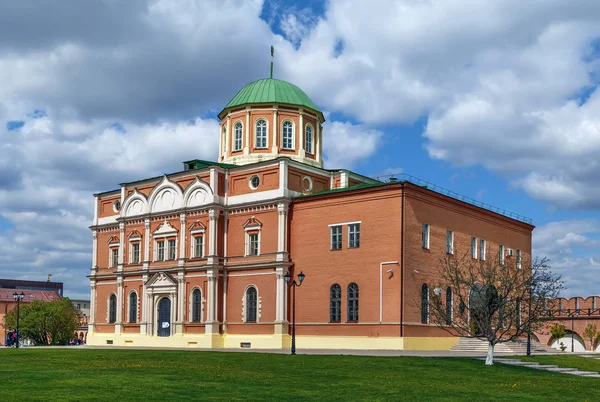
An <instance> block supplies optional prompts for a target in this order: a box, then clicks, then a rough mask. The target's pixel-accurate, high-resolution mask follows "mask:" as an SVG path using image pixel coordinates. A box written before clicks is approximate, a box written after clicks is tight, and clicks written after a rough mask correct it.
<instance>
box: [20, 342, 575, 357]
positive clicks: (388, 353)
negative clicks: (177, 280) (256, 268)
mask: <svg viewBox="0 0 600 402" xmlns="http://www.w3.org/2000/svg"><path fill="white" fill-rule="evenodd" d="M31 348H36V347H35V346H29V347H27V349H31ZM48 348H67V349H74V350H85V349H122V350H123V349H131V350H186V351H190V352H221V353H228V352H238V353H239V352H243V353H273V354H283V355H285V354H289V353H290V351H289V350H282V349H246V348H238V349H203V348H156V347H136V346H88V345H83V346H44V347H43V349H48ZM296 353H297V354H299V355H352V356H382V357H393V356H413V357H472V358H482V357H483V358H485V356H486V355H487V351H486V352H480V353H477V352H458V351H450V350H355V349H296ZM539 354H543V355H549V354H553V353H536V355H539ZM556 354H565V353H564V352H556ZM516 355H518V354H517V353H498V352H496V353H494V356H497V357H502V356H505V357H506V356H516Z"/></svg>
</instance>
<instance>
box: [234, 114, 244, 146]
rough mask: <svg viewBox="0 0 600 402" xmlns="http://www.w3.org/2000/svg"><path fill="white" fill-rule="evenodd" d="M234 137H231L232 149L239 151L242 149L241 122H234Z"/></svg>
mask: <svg viewBox="0 0 600 402" xmlns="http://www.w3.org/2000/svg"><path fill="white" fill-rule="evenodd" d="M234 128H235V131H234V134H235V136H234V139H233V150H234V151H239V150H241V149H242V123H240V122H239V121H238V122H237V123H235V126H234Z"/></svg>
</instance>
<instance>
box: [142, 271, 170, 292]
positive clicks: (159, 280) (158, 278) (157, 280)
mask: <svg viewBox="0 0 600 402" xmlns="http://www.w3.org/2000/svg"><path fill="white" fill-rule="evenodd" d="M176 285H177V282H176V281H175V279H174V278H173V277H172V276H171V275H169V274H167V273H165V272H158V273H156V274H155V275H154V276H153V277H152V278H150V279H149V280H148V282H146V287H149V288H164V287H172V286H176Z"/></svg>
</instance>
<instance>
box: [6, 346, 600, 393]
mask: <svg viewBox="0 0 600 402" xmlns="http://www.w3.org/2000/svg"><path fill="white" fill-rule="evenodd" d="M549 357H550V356H549ZM569 357H571V356H569ZM557 358H563V357H562V356H561V357H557ZM0 362H1V363H2V364H1V365H0V376H1V377H0V400H2V401H7V400H18V401H42V400H43V401H84V400H85V401H100V400H107V401H115V400H117V401H118V402H121V401H136V400H140V401H141V400H143V401H147V400H227V401H231V400H246V401H254V400H275V401H285V400H318V401H325V400H332V401H335V400H338V401H360V400H372V401H377V400H379V401H383V400H390V401H399V400H406V401H431V400H441V401H465V400H466V401H512V400H520V401H545V402H547V401H555V400H560V401H571V400H572V401H579V402H581V401H598V400H600V380H598V379H594V378H580V377H575V376H570V375H565V374H556V373H550V372H545V371H538V370H533V369H527V368H522V367H512V366H507V365H502V364H496V365H494V366H492V367H487V366H485V365H484V363H483V362H482V361H480V360H474V359H466V358H420V357H366V356H316V355H313V356H311V355H297V356H289V355H278V354H258V353H224V352H195V351H165V350H115V349H106V350H104V349H102V350H97V349H68V348H66V349H44V348H30V349H21V350H15V349H10V350H6V349H5V350H0Z"/></svg>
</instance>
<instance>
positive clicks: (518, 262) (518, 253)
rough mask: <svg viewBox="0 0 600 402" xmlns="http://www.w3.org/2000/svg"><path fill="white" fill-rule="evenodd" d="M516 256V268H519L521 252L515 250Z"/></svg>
mask: <svg viewBox="0 0 600 402" xmlns="http://www.w3.org/2000/svg"><path fill="white" fill-rule="evenodd" d="M516 254H517V257H516V263H517V264H516V265H517V268H521V259H522V258H523V256H522V255H521V250H520V249H517V252H516Z"/></svg>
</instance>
